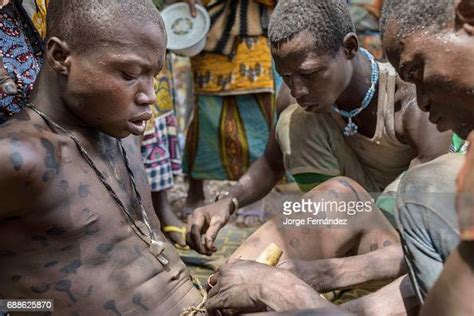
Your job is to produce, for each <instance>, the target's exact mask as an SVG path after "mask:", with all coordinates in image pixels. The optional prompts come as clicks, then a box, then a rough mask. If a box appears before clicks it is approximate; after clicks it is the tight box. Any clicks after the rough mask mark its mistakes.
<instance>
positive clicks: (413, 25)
mask: <svg viewBox="0 0 474 316" xmlns="http://www.w3.org/2000/svg"><path fill="white" fill-rule="evenodd" d="M454 19H455V9H454V3H453V0H385V1H384V5H383V9H382V16H381V18H380V32H381V33H382V36H383V35H384V34H385V31H386V28H387V24H388V23H390V21H394V22H396V23H397V26H398V32H397V34H396V35H397V36H398V37H405V36H408V35H411V34H413V33H414V32H417V31H421V30H423V29H426V28H429V27H434V29H433V31H438V30H443V29H446V28H447V27H449V26H450V25H451V24H452V23H454Z"/></svg>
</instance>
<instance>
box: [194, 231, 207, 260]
mask: <svg viewBox="0 0 474 316" xmlns="http://www.w3.org/2000/svg"><path fill="white" fill-rule="evenodd" d="M191 240H192V242H193V244H194V246H195V248H194V250H196V251H197V252H199V253H200V254H203V255H208V252H207V250H206V248H205V247H204V244H203V242H202V235H201V229H200V228H199V227H198V226H197V225H193V226H192V227H191Z"/></svg>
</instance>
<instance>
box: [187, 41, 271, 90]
mask: <svg viewBox="0 0 474 316" xmlns="http://www.w3.org/2000/svg"><path fill="white" fill-rule="evenodd" d="M191 67H192V71H193V76H194V89H195V93H196V94H204V95H206V94H207V95H240V94H248V93H260V92H273V91H274V81H273V73H272V58H271V54H270V47H269V45H268V39H267V38H266V37H265V36H258V37H246V38H244V39H241V40H239V43H238V45H237V47H236V49H235V54H233V57H232V58H231V59H229V57H227V56H224V55H220V54H214V53H202V54H200V55H198V56H196V57H193V58H191Z"/></svg>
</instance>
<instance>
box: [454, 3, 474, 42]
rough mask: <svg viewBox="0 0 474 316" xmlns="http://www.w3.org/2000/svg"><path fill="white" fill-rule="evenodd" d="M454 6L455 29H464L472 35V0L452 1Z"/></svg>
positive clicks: (473, 27) (473, 16)
mask: <svg viewBox="0 0 474 316" xmlns="http://www.w3.org/2000/svg"><path fill="white" fill-rule="evenodd" d="M454 4H455V5H456V29H461V28H462V29H464V30H465V31H466V32H467V33H469V34H471V35H474V0H454Z"/></svg>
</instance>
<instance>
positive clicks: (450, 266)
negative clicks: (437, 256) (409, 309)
mask: <svg viewBox="0 0 474 316" xmlns="http://www.w3.org/2000/svg"><path fill="white" fill-rule="evenodd" d="M473 298H474V242H472V241H471V242H462V243H461V244H460V245H459V246H458V248H457V249H456V251H454V252H453V253H452V254H451V256H450V257H449V258H448V261H447V263H446V265H445V267H444V270H443V273H442V274H441V276H440V277H439V279H438V281H437V282H436V284H435V286H434V287H433V289H432V290H431V291H430V293H429V295H428V298H427V300H426V302H425V305H424V306H423V309H422V312H421V315H473V314H474V301H473Z"/></svg>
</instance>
